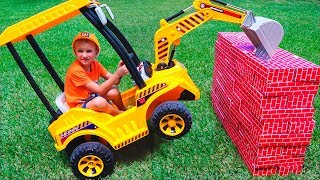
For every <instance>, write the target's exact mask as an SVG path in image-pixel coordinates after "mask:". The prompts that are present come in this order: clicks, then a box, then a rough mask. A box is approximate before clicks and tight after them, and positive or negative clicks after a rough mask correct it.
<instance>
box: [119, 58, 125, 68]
mask: <svg viewBox="0 0 320 180" xmlns="http://www.w3.org/2000/svg"><path fill="white" fill-rule="evenodd" d="M123 65H124V62H123V61H122V60H120V61H119V63H118V69H119V68H120V67H121V66H123Z"/></svg>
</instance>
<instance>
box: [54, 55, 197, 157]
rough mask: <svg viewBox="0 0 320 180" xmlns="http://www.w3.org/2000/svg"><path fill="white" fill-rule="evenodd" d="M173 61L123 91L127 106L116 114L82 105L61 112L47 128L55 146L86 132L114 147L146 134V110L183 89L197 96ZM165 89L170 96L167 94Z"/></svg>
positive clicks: (64, 143) (173, 96) (184, 69)
mask: <svg viewBox="0 0 320 180" xmlns="http://www.w3.org/2000/svg"><path fill="white" fill-rule="evenodd" d="M174 62H175V64H176V65H175V66H174V67H172V68H170V69H166V70H162V71H155V72H154V74H153V76H152V77H151V78H150V79H148V80H146V84H147V86H146V87H144V88H143V89H138V88H136V87H133V88H131V89H129V90H127V91H125V92H123V93H122V97H123V102H124V104H125V106H127V107H130V109H128V110H127V111H125V112H123V113H121V114H119V115H117V116H114V117H113V116H111V115H109V114H106V113H100V112H95V111H93V110H90V109H83V108H73V109H71V110H69V111H67V112H66V113H64V114H62V115H61V116H60V117H59V118H58V119H57V120H56V121H54V122H53V123H52V124H51V125H50V126H49V128H48V130H49V132H50V134H51V136H52V137H53V139H54V140H55V147H56V149H57V150H58V151H60V150H63V149H64V148H66V146H67V144H68V143H69V142H71V141H72V140H73V139H75V138H76V137H79V136H85V135H96V136H98V137H100V138H103V139H104V140H105V141H106V142H107V143H109V144H110V145H111V146H112V147H113V148H114V149H116V150H117V149H120V148H122V147H123V146H126V145H128V144H130V143H132V142H134V141H136V140H138V139H141V138H142V137H144V136H146V135H148V134H149V130H148V126H147V120H148V119H149V118H150V117H149V116H150V114H148V113H147V112H153V110H154V108H155V107H156V106H157V105H159V104H160V103H162V102H165V101H171V100H172V101H176V100H178V99H179V98H180V97H179V95H180V94H179V93H180V91H181V90H184V89H186V90H188V91H190V92H191V93H192V94H194V96H195V100H197V99H199V98H200V91H199V89H198V88H197V87H196V85H195V84H194V83H193V81H192V80H191V78H190V76H189V75H188V72H187V69H186V68H185V67H184V66H183V65H182V64H180V63H179V62H177V61H176V60H174ZM176 90H177V92H175V91H176ZM168 92H170V94H171V95H166V94H167V93H168ZM172 92H173V93H172ZM88 127H90V128H88Z"/></svg>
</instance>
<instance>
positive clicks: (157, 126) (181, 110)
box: [150, 101, 192, 140]
mask: <svg viewBox="0 0 320 180" xmlns="http://www.w3.org/2000/svg"><path fill="white" fill-rule="evenodd" d="M150 125H151V126H152V128H153V130H154V131H155V132H156V133H157V135H159V136H160V137H162V138H164V139H168V140H172V139H177V138H180V137H182V136H184V135H185V134H187V133H188V132H189V131H190V129H191V125H192V118H191V113H190V112H189V110H188V109H187V108H186V107H185V106H184V104H182V103H180V102H176V101H169V102H164V103H162V104H160V105H159V106H158V107H157V108H156V109H155V111H154V112H153V114H152V117H151V120H150Z"/></svg>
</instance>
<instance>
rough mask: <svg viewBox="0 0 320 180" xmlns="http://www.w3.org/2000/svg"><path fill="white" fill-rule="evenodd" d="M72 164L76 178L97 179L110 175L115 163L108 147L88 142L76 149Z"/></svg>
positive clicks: (71, 160)
mask: <svg viewBox="0 0 320 180" xmlns="http://www.w3.org/2000/svg"><path fill="white" fill-rule="evenodd" d="M70 163H71V167H72V171H73V173H74V175H75V176H76V177H78V178H80V179H96V178H100V177H105V176H107V175H110V174H111V173H112V172H113V169H114V163H115V162H114V158H113V155H112V152H111V151H110V149H108V148H107V147H106V146H104V145H103V144H101V143H98V142H86V143H83V144H81V145H79V146H78V147H76V148H75V149H74V151H73V152H72V154H71V158H70Z"/></svg>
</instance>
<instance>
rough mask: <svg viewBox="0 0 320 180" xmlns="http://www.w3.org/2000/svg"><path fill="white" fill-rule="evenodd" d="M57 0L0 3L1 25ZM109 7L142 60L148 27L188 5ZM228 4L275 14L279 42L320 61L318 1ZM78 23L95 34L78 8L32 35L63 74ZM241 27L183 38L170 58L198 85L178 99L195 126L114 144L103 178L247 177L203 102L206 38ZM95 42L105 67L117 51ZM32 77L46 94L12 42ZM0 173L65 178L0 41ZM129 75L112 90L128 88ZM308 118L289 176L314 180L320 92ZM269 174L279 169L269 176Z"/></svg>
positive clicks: (42, 120)
mask: <svg viewBox="0 0 320 180" xmlns="http://www.w3.org/2000/svg"><path fill="white" fill-rule="evenodd" d="M61 2H64V0H58V1H57V0H47V1H25V0H14V1H1V2H0V5H1V6H0V7H1V11H0V15H1V16H0V21H1V24H0V32H3V31H4V30H5V28H6V27H8V26H10V25H12V24H14V23H17V22H19V21H21V20H23V19H25V18H27V17H30V16H31V15H33V14H36V13H38V12H41V11H43V10H45V9H47V8H49V7H52V6H54V5H57V4H59V3H61ZM103 2H106V3H108V5H109V6H110V7H111V8H112V10H113V13H114V14H115V17H116V19H115V20H114V24H116V25H117V26H118V27H119V29H120V30H121V31H122V32H123V34H124V35H125V36H126V37H127V38H128V40H129V42H131V43H132V46H133V48H134V49H135V51H136V52H137V54H138V56H139V57H140V58H141V59H148V60H149V61H151V62H153V56H154V54H153V34H154V32H155V31H156V30H157V28H158V27H159V20H160V19H161V18H166V17H169V16H170V15H172V14H175V13H176V12H178V11H180V10H181V9H184V8H186V7H188V6H190V5H191V3H192V0H187V1H165V0H158V1H153V0H145V1H130V0H119V1H105V0H104V1H103ZM228 3H230V4H233V5H236V6H239V7H242V8H245V9H251V10H253V12H254V13H255V14H256V15H259V16H264V17H268V18H271V19H275V20H277V21H279V22H280V23H281V24H282V25H283V26H284V29H285V37H284V40H283V42H282V43H281V45H280V47H281V48H283V49H286V50H288V51H290V52H292V53H294V54H296V55H299V56H301V57H303V58H305V59H308V60H309V61H311V62H314V63H315V64H320V58H319V52H320V49H319V44H320V36H319V34H320V29H319V17H320V11H319V9H320V4H319V1H317V0H309V1H302V0H300V1H299V0H272V1H271V0H268V1H264V0H253V1H248V0H246V1H235V0H230V1H228ZM79 31H90V32H94V33H96V34H98V32H97V31H96V30H95V29H94V28H93V26H92V25H90V24H89V23H88V22H87V20H86V19H85V18H84V17H83V16H78V17H76V18H74V19H72V20H69V21H67V22H65V23H63V24H61V25H59V26H57V27H55V28H53V29H50V30H48V31H46V32H44V33H42V34H40V35H38V36H36V40H37V41H38V43H39V44H40V46H41V47H42V48H43V51H44V52H45V53H46V55H47V56H48V58H49V59H50V61H51V62H52V65H53V66H54V68H55V69H56V71H57V72H58V74H59V75H60V77H62V78H63V77H64V74H65V72H66V68H67V67H68V66H69V64H70V63H71V62H72V61H73V59H74V57H73V54H72V51H71V48H70V45H71V41H72V38H73V37H74V35H76V34H77V32H79ZM224 31H241V29H240V28H239V27H238V26H237V25H234V24H228V23H224V22H210V23H207V24H206V25H203V26H201V27H199V28H198V29H197V30H195V31H193V32H191V33H190V34H188V35H186V36H185V37H183V38H182V42H181V45H180V46H179V47H178V48H177V53H176V56H175V57H176V58H177V59H179V61H181V62H182V63H184V64H185V66H186V67H187V68H188V70H189V73H190V75H191V77H192V78H193V80H194V81H195V83H196V84H197V85H198V87H199V88H200V91H201V93H202V94H201V99H200V100H199V101H196V102H187V103H186V105H187V107H188V108H189V109H190V111H191V112H192V114H193V119H194V124H193V127H192V130H191V131H190V133H189V134H188V135H186V136H185V137H183V138H182V139H179V140H175V141H164V140H161V139H160V138H159V137H157V136H154V135H150V136H148V137H146V138H144V139H142V140H140V141H138V142H136V143H134V144H132V145H130V146H128V147H125V148H123V149H121V150H119V151H117V152H115V158H116V161H117V164H116V169H115V172H114V174H113V175H112V176H111V177H110V179H218V178H219V179H220V178H222V179H250V178H251V174H250V172H249V171H248V169H247V168H246V166H245V164H244V162H243V161H242V159H241V158H240V156H239V154H238V152H237V150H236V148H235V146H234V145H233V144H232V142H231V140H230V139H229V137H228V136H227V134H226V133H225V131H224V129H223V127H222V125H221V123H220V122H219V120H218V119H217V117H216V115H215V114H214V112H213V109H212V106H211V97H210V90H211V83H212V79H211V78H212V69H213V55H214V48H213V46H214V42H215V40H216V38H217V33H218V32H224ZM98 38H99V39H100V41H101V46H102V52H101V54H100V57H99V59H100V61H101V62H102V63H103V64H104V65H105V66H106V67H107V68H108V69H109V70H112V71H113V70H114V69H115V67H116V65H117V62H118V60H119V57H117V55H116V53H115V52H114V51H113V50H112V48H111V47H110V46H109V45H108V43H107V42H104V41H102V39H103V38H102V36H101V35H98ZM15 47H16V48H17V50H18V52H19V53H20V55H21V57H22V59H23V60H24V62H25V63H26V65H27V67H28V68H29V69H30V70H32V75H33V76H34V78H35V80H36V81H37V83H38V84H39V85H40V86H41V87H42V90H43V92H44V94H45V95H46V97H47V98H48V99H49V101H50V102H54V98H55V97H56V96H57V95H58V93H59V89H58V87H57V86H56V85H55V83H54V82H53V80H52V79H51V77H50V75H49V74H48V73H47V72H46V70H45V68H44V67H43V66H42V64H41V62H40V61H39V60H38V58H37V56H36V55H35V54H34V52H32V50H31V48H30V47H29V45H28V43H26V42H22V43H17V45H16V46H15ZM0 67H1V68H0V69H1V78H0V92H1V93H0V99H1V107H2V109H1V115H0V143H1V145H0V177H1V179H74V177H73V175H72V172H71V169H70V167H69V160H68V158H67V157H66V155H65V154H64V153H63V152H57V151H56V150H55V147H54V144H53V140H52V138H51V136H50V134H49V132H48V131H47V127H48V122H49V119H50V114H49V113H48V112H47V111H46V109H45V107H44V106H43V104H42V103H41V101H40V100H39V99H38V97H37V95H36V94H35V93H34V91H33V90H32V88H31V87H30V85H29V84H28V82H27V81H26V79H25V77H24V76H23V74H22V73H21V72H20V70H19V68H18V66H17V65H16V63H15V62H14V59H13V58H12V57H11V55H10V54H9V51H8V50H7V49H6V47H0ZM131 85H132V84H131V80H130V78H126V79H124V82H122V84H121V88H123V89H126V88H128V87H130V86H131ZM314 106H315V108H316V113H315V119H316V120H317V125H316V128H315V130H314V136H313V139H312V142H311V145H310V147H309V148H308V151H307V154H306V159H305V166H304V169H303V172H302V174H301V175H290V176H289V178H290V179H317V178H318V177H319V172H320V167H319V166H320V165H319V157H320V148H319V144H320V138H319V137H320V128H319V123H320V121H319V119H320V115H319V114H320V113H319V108H320V98H319V95H318V96H317V97H316V98H315V101H314ZM271 178H272V179H283V177H278V176H272V177H271Z"/></svg>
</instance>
